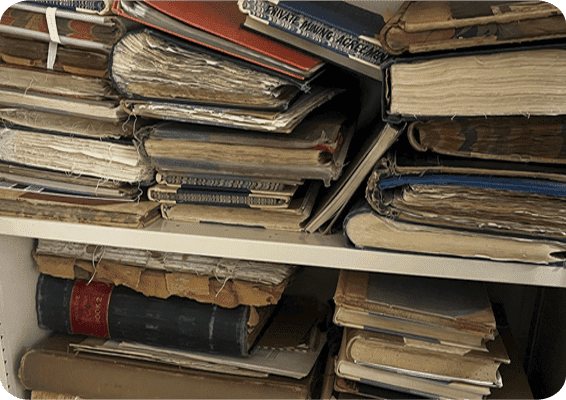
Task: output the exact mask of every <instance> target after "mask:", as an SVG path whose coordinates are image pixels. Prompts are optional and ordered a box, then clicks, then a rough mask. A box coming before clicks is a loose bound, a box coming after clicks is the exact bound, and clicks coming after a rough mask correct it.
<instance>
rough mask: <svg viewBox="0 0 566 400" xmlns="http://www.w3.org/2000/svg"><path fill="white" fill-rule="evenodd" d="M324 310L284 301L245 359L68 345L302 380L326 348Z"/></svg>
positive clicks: (108, 343)
mask: <svg viewBox="0 0 566 400" xmlns="http://www.w3.org/2000/svg"><path fill="white" fill-rule="evenodd" d="M327 311H328V310H327V309H324V308H323V309H321V310H319V309H318V304H317V302H316V300H314V299H312V298H303V297H300V296H284V297H283V298H282V299H281V301H280V302H279V304H278V305H277V307H276V310H275V311H274V312H273V315H272V317H271V319H270V321H269V322H268V323H267V326H266V328H265V330H264V332H263V333H262V334H261V336H260V337H259V338H258V341H257V343H256V344H255V345H254V346H253V348H252V349H251V350H250V354H249V356H248V357H234V356H227V355H222V354H209V353H202V352H195V351H185V350H175V349H169V348H165V347H158V346H149V345H144V344H140V343H135V342H127V341H121V342H118V341H115V340H111V339H102V338H95V337H89V338H87V339H85V340H84V341H82V342H80V343H77V344H71V347H72V348H73V350H75V351H77V352H79V353H81V352H82V353H94V354H102V355H109V356H120V357H127V358H132V359H138V360H146V361H152V362H155V363H159V364H171V365H176V366H179V367H183V368H191V369H199V370H205V371H214V372H218V373H224V374H230V375H243V376H255V377H264V378H267V377H269V376H283V377H289V378H294V379H303V378H305V377H306V376H307V375H309V374H310V373H311V371H312V369H313V368H314V367H315V364H316V362H317V361H318V359H319V357H320V356H321V353H323V350H324V349H325V346H326V334H325V333H324V332H321V330H320V326H319V324H320V323H321V320H322V318H324V316H325V313H326V312H327Z"/></svg>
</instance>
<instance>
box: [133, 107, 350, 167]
mask: <svg viewBox="0 0 566 400" xmlns="http://www.w3.org/2000/svg"><path fill="white" fill-rule="evenodd" d="M346 122H347V115H346V114H345V113H342V112H340V111H339V110H336V109H335V108H326V107H324V106H323V108H322V109H318V110H315V111H313V112H311V113H310V114H309V115H308V116H307V117H306V118H305V119H304V120H303V121H302V122H301V123H300V124H299V125H298V126H297V127H296V128H295V129H294V130H293V131H292V132H291V133H289V134H287V135H281V134H279V133H268V132H253V131H245V130H235V129H229V128H221V127H211V126H204V125H195V124H179V123H177V124H175V123H161V124H155V125H150V126H148V127H146V128H144V129H141V130H139V131H138V132H136V136H137V137H138V138H139V140H140V142H141V143H142V145H143V149H144V150H145V152H146V153H147V155H148V157H149V159H150V160H151V161H152V163H153V165H155V166H156V167H158V166H160V165H163V164H167V163H172V164H175V165H182V164H183V163H187V164H195V165H198V164H203V165H206V164H211V165H214V164H230V165H233V166H234V169H236V168H237V167H238V165H242V166H244V167H245V166H254V165H257V166H258V167H259V166H260V165H261V166H263V165H264V164H269V165H270V167H271V168H285V167H286V166H302V167H304V168H307V167H313V168H321V167H324V166H325V165H331V164H335V163H336V157H337V156H339V155H340V153H341V151H340V148H341V147H342V146H343V145H344V143H345V142H347V139H346V138H345V137H344V135H345V134H347V131H345V129H344V126H345V125H346ZM168 160H171V161H168ZM266 176H268V175H267V174H266Z"/></svg>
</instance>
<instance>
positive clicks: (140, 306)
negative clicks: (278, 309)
mask: <svg viewBox="0 0 566 400" xmlns="http://www.w3.org/2000/svg"><path fill="white" fill-rule="evenodd" d="M36 308H37V318H38V324H39V326H40V327H41V328H44V329H50V330H52V331H55V332H62V333H69V334H86V335H92V336H99V337H109V338H113V339H118V340H134V341H138V342H140V343H144V344H149V345H159V346H165V347H173V348H181V349H187V350H200V351H203V352H212V353H215V352H217V353H222V354H227V355H235V356H238V355H239V356H245V355H247V354H248V352H249V349H250V347H251V346H252V344H253V343H254V341H255V339H256V338H257V337H258V335H259V332H260V331H261V329H262V327H263V326H264V325H265V323H266V322H267V319H268V317H269V315H270V314H271V312H273V306H267V307H262V308H252V307H249V306H239V307H235V308H231V309H228V308H223V307H219V306H217V305H215V304H204V303H199V302H197V301H195V300H191V299H186V298H181V297H176V296H172V297H170V298H168V299H160V298H156V297H146V296H144V295H143V294H141V293H138V292H136V291H134V290H132V289H130V288H127V287H123V286H113V285H109V284H106V283H101V282H90V283H89V282H88V281H85V280H71V279H61V278H55V277H52V276H49V275H40V276H39V279H38V282H37V292H36ZM254 311H255V312H254Z"/></svg>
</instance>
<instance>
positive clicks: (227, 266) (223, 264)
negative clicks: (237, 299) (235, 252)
mask: <svg viewBox="0 0 566 400" xmlns="http://www.w3.org/2000/svg"><path fill="white" fill-rule="evenodd" d="M220 268H222V270H224V271H226V272H227V273H225V274H224V282H222V278H220V277H219V276H218V272H219V271H220ZM235 271H236V264H232V263H231V262H230V260H224V259H222V258H221V259H219V260H218V262H217V263H216V266H215V267H214V270H213V272H214V277H215V278H216V280H217V281H218V282H222V286H221V287H220V289H219V290H218V292H216V296H214V297H218V295H219V294H220V292H222V289H224V287H225V286H226V283H227V282H228V281H229V280H230V279H234V275H235V274H234V273H235Z"/></svg>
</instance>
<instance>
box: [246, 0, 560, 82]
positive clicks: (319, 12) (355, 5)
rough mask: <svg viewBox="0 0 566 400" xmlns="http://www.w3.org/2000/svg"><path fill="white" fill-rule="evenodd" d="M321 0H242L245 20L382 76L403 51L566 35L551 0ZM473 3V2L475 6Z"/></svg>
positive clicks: (254, 27) (338, 61) (295, 43)
mask: <svg viewBox="0 0 566 400" xmlns="http://www.w3.org/2000/svg"><path fill="white" fill-rule="evenodd" d="M368 3H370V2H354V1H353V2H343V1H342V2H319V1H301V2H294V1H279V2H276V1H258V0H240V1H239V5H240V8H241V10H242V12H243V13H245V14H247V15H248V16H247V18H246V21H245V23H244V25H245V26H246V27H248V28H250V29H252V30H256V31H258V32H261V33H264V34H265V35H267V36H271V37H274V38H277V39H278V40H280V41H283V42H285V43H288V44H291V45H293V46H295V47H297V48H300V49H304V50H305V51H308V52H311V53H313V54H316V55H318V56H320V57H321V58H323V59H326V60H328V61H329V62H332V63H336V64H338V65H340V66H343V67H346V68H349V69H352V70H354V71H356V72H358V73H360V74H363V75H367V76H369V77H372V78H374V79H378V80H381V79H382V71H381V70H382V64H383V63H384V62H385V61H386V60H388V59H391V58H394V57H393V56H397V55H400V54H403V53H405V54H412V55H415V56H416V55H418V54H424V53H430V52H435V51H439V50H453V49H464V48H468V49H471V48H477V47H480V46H493V45H501V44H505V45H509V44H513V43H519V42H530V41H535V40H537V41H539V40H543V39H545V40H546V39H554V38H564V37H565V35H566V29H565V27H564V17H563V16H562V15H561V12H560V10H559V9H558V8H556V7H555V6H553V5H552V4H548V3H545V2H536V3H532V2H529V3H525V4H521V3H507V2H503V3H502V2H494V1H484V2H482V3H478V4H475V3H470V2H457V1H426V2H423V1H406V2H401V1H387V2H371V3H370V5H368ZM470 4H473V6H471V5H470Z"/></svg>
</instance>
